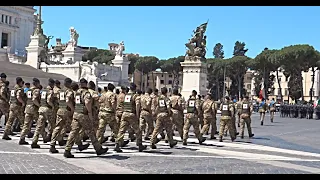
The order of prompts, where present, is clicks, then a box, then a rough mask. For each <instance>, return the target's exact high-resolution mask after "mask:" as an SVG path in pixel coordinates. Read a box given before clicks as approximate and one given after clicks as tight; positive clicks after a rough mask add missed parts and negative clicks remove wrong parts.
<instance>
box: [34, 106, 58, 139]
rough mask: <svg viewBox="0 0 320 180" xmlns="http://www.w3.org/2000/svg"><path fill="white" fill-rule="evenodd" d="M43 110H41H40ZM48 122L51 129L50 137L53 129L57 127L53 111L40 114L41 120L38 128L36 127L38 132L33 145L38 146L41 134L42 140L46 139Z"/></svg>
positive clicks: (35, 133)
mask: <svg viewBox="0 0 320 180" xmlns="http://www.w3.org/2000/svg"><path fill="white" fill-rule="evenodd" d="M40 110H41V109H40ZM46 121H48V128H50V129H49V130H48V135H49V132H50V131H51V133H50V135H51V134H52V131H53V130H52V128H53V127H54V126H55V125H53V121H55V120H53V114H52V111H51V110H48V111H45V112H41V111H40V112H39V119H38V122H37V126H36V130H35V132H34V135H33V140H32V143H33V144H37V143H38V140H39V135H40V134H41V136H42V138H45V137H46V135H45V134H46V132H45V122H46Z"/></svg>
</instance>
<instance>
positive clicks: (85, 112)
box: [64, 78, 108, 158]
mask: <svg viewBox="0 0 320 180" xmlns="http://www.w3.org/2000/svg"><path fill="white" fill-rule="evenodd" d="M87 84H88V81H87V80H85V79H83V78H82V79H80V89H78V90H77V92H76V94H75V110H74V114H73V120H72V124H71V132H70V134H69V137H68V141H67V145H66V147H65V151H64V157H66V158H73V157H74V156H73V155H72V154H71V148H72V146H73V144H74V143H75V141H76V136H77V135H78V134H79V131H80V129H81V128H84V130H85V132H86V133H87V134H88V136H89V138H90V140H91V142H92V145H93V147H94V149H95V151H96V154H97V155H102V154H105V153H106V152H107V151H108V148H102V146H101V144H100V143H99V142H98V140H97V138H96V136H95V134H94V130H93V124H92V122H93V114H92V104H93V103H92V97H91V94H90V92H89V91H88V88H87ZM78 146H80V147H82V146H81V145H78ZM85 147H86V148H88V146H85ZM85 147H84V148H85ZM79 150H80V149H79ZM82 150H84V149H82Z"/></svg>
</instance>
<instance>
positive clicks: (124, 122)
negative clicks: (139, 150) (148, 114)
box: [116, 112, 142, 145]
mask: <svg viewBox="0 0 320 180" xmlns="http://www.w3.org/2000/svg"><path fill="white" fill-rule="evenodd" d="M130 126H131V127H132V129H133V131H134V132H135V134H136V136H137V145H141V144H142V133H141V131H140V127H139V120H138V118H137V116H136V115H135V114H133V113H130V112H123V114H122V117H121V121H120V128H119V132H118V135H117V138H116V143H119V144H122V143H123V139H124V133H125V132H126V131H127V128H128V127H130Z"/></svg>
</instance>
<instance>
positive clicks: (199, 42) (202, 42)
mask: <svg viewBox="0 0 320 180" xmlns="http://www.w3.org/2000/svg"><path fill="white" fill-rule="evenodd" d="M207 25H208V22H206V23H203V24H201V25H200V26H198V27H197V28H196V30H193V33H194V34H193V35H192V38H191V39H189V42H188V43H186V44H185V45H186V47H187V51H186V56H188V57H200V58H205V55H206V44H207V41H206V38H207V37H206V36H205V35H204V33H205V32H206V30H207Z"/></svg>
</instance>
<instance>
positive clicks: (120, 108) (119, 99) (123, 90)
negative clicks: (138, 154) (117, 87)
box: [112, 86, 135, 142]
mask: <svg viewBox="0 0 320 180" xmlns="http://www.w3.org/2000/svg"><path fill="white" fill-rule="evenodd" d="M126 94H127V88H126V87H125V86H121V92H120V93H119V95H118V96H117V110H116V122H117V124H118V125H117V127H118V130H117V131H116V132H119V127H120V121H121V117H122V114H123V109H124V97H125V96H126ZM112 134H113V136H115V137H117V135H118V134H117V133H115V132H112ZM130 138H131V141H132V142H133V141H134V140H135V139H134V135H131V136H130Z"/></svg>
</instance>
